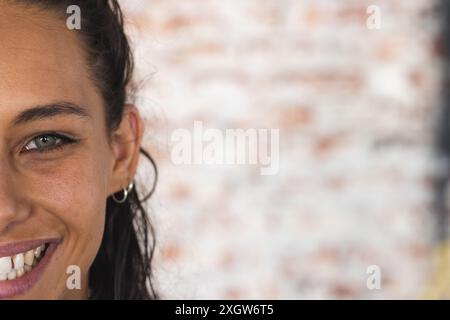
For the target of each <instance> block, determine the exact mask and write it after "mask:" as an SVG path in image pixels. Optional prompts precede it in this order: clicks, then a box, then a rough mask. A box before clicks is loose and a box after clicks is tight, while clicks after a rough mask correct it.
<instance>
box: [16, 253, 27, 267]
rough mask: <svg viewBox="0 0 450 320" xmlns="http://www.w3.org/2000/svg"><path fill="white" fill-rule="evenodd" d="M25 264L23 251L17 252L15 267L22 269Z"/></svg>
mask: <svg viewBox="0 0 450 320" xmlns="http://www.w3.org/2000/svg"><path fill="white" fill-rule="evenodd" d="M24 264H25V261H24V257H23V253H19V254H16V255H15V256H14V269H16V270H19V269H22V268H23V266H24Z"/></svg>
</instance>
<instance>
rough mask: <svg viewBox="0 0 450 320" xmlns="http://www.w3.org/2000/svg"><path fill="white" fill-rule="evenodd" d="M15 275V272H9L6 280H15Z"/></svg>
mask: <svg viewBox="0 0 450 320" xmlns="http://www.w3.org/2000/svg"><path fill="white" fill-rule="evenodd" d="M16 276H17V274H16V270H11V271H10V272H9V273H8V280H14V279H15V278H16Z"/></svg>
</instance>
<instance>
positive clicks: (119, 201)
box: [112, 182, 134, 203]
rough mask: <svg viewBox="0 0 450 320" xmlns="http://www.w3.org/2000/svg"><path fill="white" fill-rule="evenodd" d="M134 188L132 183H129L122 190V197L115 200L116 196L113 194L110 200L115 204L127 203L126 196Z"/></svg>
mask: <svg viewBox="0 0 450 320" xmlns="http://www.w3.org/2000/svg"><path fill="white" fill-rule="evenodd" d="M133 187H134V183H133V182H130V184H129V185H128V187H126V188H123V190H122V192H123V196H122V198H121V199H117V198H116V195H115V194H114V193H113V195H112V198H113V200H114V201H115V202H116V203H124V202H125V201H127V198H128V194H129V193H130V191H131V190H132V189H133Z"/></svg>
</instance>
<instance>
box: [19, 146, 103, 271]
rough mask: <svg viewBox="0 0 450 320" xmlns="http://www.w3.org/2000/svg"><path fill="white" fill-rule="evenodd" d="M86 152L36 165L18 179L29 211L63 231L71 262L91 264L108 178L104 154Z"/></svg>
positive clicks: (98, 239) (99, 240) (101, 222)
mask: <svg viewBox="0 0 450 320" xmlns="http://www.w3.org/2000/svg"><path fill="white" fill-rule="evenodd" d="M89 149H91V151H88V150H85V151H78V152H74V153H73V154H72V155H70V156H68V157H66V158H65V159H61V160H52V161H51V162H50V163H35V164H33V167H32V168H31V167H29V168H28V170H26V171H24V173H23V174H22V178H21V180H22V185H23V186H24V188H25V189H24V192H23V194H25V195H26V196H27V201H26V202H27V203H29V205H30V206H31V210H32V211H31V212H35V213H36V215H38V216H39V217H40V220H43V221H52V225H55V224H58V226H59V229H63V230H64V244H65V247H66V248H67V252H69V253H68V254H69V255H70V259H74V260H78V261H77V262H78V263H82V264H87V263H91V262H92V261H93V258H94V257H95V254H96V252H97V250H98V247H99V245H100V242H101V238H102V234H103V228H104V218H105V209H106V196H107V189H106V186H107V181H108V177H109V174H108V171H109V169H108V168H109V167H108V165H106V164H107V163H108V158H107V152H105V151H103V152H99V151H98V150H99V149H101V148H89ZM93 149H95V150H97V153H93V152H92V150H93ZM79 260H81V261H79Z"/></svg>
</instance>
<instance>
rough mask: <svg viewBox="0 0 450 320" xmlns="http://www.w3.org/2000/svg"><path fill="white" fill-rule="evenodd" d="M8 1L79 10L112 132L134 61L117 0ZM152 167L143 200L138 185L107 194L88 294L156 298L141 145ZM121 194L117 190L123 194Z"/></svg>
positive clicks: (90, 62) (91, 69)
mask: <svg viewBox="0 0 450 320" xmlns="http://www.w3.org/2000/svg"><path fill="white" fill-rule="evenodd" d="M12 3H15V4H17V3H20V4H23V5H27V6H28V5H29V6H32V7H34V8H37V9H42V10H51V11H54V12H56V13H57V14H58V15H59V16H61V17H64V23H65V21H66V19H67V18H68V17H69V15H67V12H66V10H67V8H68V7H69V6H71V5H77V6H78V7H79V8H80V9H81V30H77V31H74V32H79V35H80V38H81V40H82V41H81V42H80V43H82V45H83V49H84V52H85V54H86V59H87V63H88V68H89V76H90V77H91V79H92V80H93V81H94V83H95V85H96V86H97V89H98V90H99V92H100V93H101V95H102V97H103V100H104V106H105V107H104V110H105V118H106V123H107V128H108V133H109V134H110V133H112V132H113V131H114V130H115V129H116V128H117V126H118V125H119V124H120V121H121V119H122V116H123V110H124V105H125V103H126V99H127V95H128V91H127V89H128V86H129V85H130V81H131V78H132V74H133V69H134V63H133V55H132V52H131V49H130V45H129V41H128V39H127V36H126V35H125V32H124V19H123V15H122V11H121V8H120V5H119V3H118V2H117V1H116V0H110V1H108V0H20V1H13V2H12ZM141 153H142V154H143V155H144V156H145V157H146V158H147V159H148V160H150V163H151V165H152V166H153V168H154V169H155V180H154V184H153V185H152V186H151V189H150V191H149V193H148V195H147V196H146V197H144V199H139V196H138V191H137V190H136V187H135V188H133V189H132V192H131V193H130V194H129V195H128V198H127V200H126V202H125V203H123V204H118V203H116V202H115V201H114V200H113V199H112V198H111V197H109V198H108V199H107V204H106V219H105V221H106V222H105V231H104V235H103V240H102V243H101V246H100V249H99V252H98V254H97V256H96V258H95V260H94V262H93V265H92V267H91V270H90V273H89V289H90V298H91V299H157V298H158V295H157V293H156V291H155V289H154V285H153V284H152V277H153V274H152V266H151V262H152V258H153V253H154V249H155V234H154V229H153V227H152V224H151V222H150V219H149V217H148V215H147V212H146V210H145V208H144V206H143V201H145V200H147V199H148V198H149V197H150V196H151V195H152V194H153V191H154V189H155V185H156V181H157V177H158V175H157V173H158V171H157V168H156V165H155V162H154V161H153V159H152V158H151V156H150V155H149V154H148V153H147V152H146V151H145V150H143V149H142V148H141ZM121 196H122V195H118V197H121Z"/></svg>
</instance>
